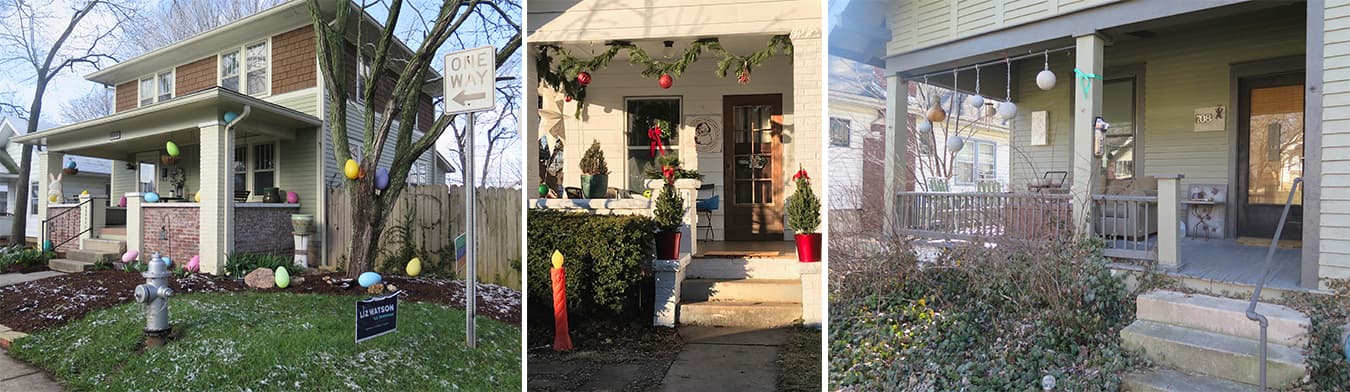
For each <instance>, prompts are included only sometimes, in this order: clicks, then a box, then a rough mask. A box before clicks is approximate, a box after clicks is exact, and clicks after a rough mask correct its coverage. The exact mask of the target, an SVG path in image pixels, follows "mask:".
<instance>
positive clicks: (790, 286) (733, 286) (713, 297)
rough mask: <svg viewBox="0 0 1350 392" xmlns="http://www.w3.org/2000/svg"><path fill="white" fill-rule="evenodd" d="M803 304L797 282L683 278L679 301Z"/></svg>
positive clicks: (785, 280)
mask: <svg viewBox="0 0 1350 392" xmlns="http://www.w3.org/2000/svg"><path fill="white" fill-rule="evenodd" d="M701 301H774V302H797V303H800V302H801V301H802V282H801V280H800V279H732V280H721V279H685V280H684V285H683V286H682V287H681V288H680V302H701Z"/></svg>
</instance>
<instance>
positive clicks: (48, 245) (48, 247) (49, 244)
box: [42, 240, 56, 252]
mask: <svg viewBox="0 0 1350 392" xmlns="http://www.w3.org/2000/svg"><path fill="white" fill-rule="evenodd" d="M42 250H43V251H46V252H51V251H53V250H56V245H53V244H52V240H47V241H44V242H43V243H42Z"/></svg>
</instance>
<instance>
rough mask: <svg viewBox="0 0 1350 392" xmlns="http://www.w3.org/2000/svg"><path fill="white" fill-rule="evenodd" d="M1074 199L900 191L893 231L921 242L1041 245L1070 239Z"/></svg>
mask: <svg viewBox="0 0 1350 392" xmlns="http://www.w3.org/2000/svg"><path fill="white" fill-rule="evenodd" d="M1072 200H1073V198H1072V196H1070V195H1067V194H1040V193H943V192H901V193H899V194H898V195H897V196H896V215H897V216H896V226H897V227H896V229H897V231H898V232H899V233H900V234H905V235H913V236H918V237H924V238H941V239H962V240H974V239H980V240H987V241H1000V240H1012V241H1045V240H1063V239H1068V238H1070V237H1071V236H1072V229H1073V227H1072V225H1071V224H1070V223H1071V222H1070V219H1071V216H1072V215H1071V213H1070V211H1071V209H1070V207H1071V205H1072Z"/></svg>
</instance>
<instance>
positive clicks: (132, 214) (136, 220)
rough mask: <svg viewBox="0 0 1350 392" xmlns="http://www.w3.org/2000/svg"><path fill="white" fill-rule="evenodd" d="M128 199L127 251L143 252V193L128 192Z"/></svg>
mask: <svg viewBox="0 0 1350 392" xmlns="http://www.w3.org/2000/svg"><path fill="white" fill-rule="evenodd" d="M125 196H126V198H127V250H132V249H135V250H136V251H137V252H140V251H141V239H142V237H141V236H142V235H144V231H145V228H144V226H145V225H143V224H142V223H141V193H140V192H128V193H126V194H125Z"/></svg>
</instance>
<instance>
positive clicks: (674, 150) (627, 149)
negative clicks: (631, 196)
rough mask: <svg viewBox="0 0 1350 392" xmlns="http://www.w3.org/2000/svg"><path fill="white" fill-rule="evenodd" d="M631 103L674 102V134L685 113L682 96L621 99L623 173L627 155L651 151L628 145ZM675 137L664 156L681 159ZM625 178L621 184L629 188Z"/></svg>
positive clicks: (646, 146) (612, 170)
mask: <svg viewBox="0 0 1350 392" xmlns="http://www.w3.org/2000/svg"><path fill="white" fill-rule="evenodd" d="M633 101H675V102H676V105H678V106H679V107H680V113H679V115H678V116H676V118H675V119H674V120H671V122H672V123H674V124H673V125H674V127H675V129H673V130H672V131H674V132H679V131H680V127H682V126H684V113H685V112H684V96H683V95H653V96H631V97H624V98H623V110H624V114H623V146H624V155H623V161H622V162H623V167H624V170H625V171H626V170H628V155H629V154H632V153H633V152H635V151H640V152H648V151H650V150H651V146H650V145H629V144H628V133H629V132H633V130H632V129H629V128H628V127H630V126H632V122H633V117H632V116H633V115H632V114H631V113H628V105H629V104H630V103H632V102H633ZM676 136H677V137H676V138H675V140H671V141H670V144H666V145H665V147H666V154H675V156H678V157H681V158H683V156H682V155H680V151H681V148H680V138H679V137H678V136H679V135H676ZM582 146H584V147H587V148H589V147H590V144H589V143H587V144H584V145H582ZM582 151H585V148H583V149H582ZM653 162H655V160H654V159H653ZM680 163H682V164H687V163H686V162H684V159H681V160H680ZM613 172H614V169H613V168H611V169H610V174H611V175H613V174H614V173H613ZM637 174H638V175H641V176H646V173H637ZM627 177H628V173H625V174H624V179H623V180H622V181H624V184H623V186H624V187H629V186H630V185H631V184H628V183H627V182H628V179H627Z"/></svg>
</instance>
